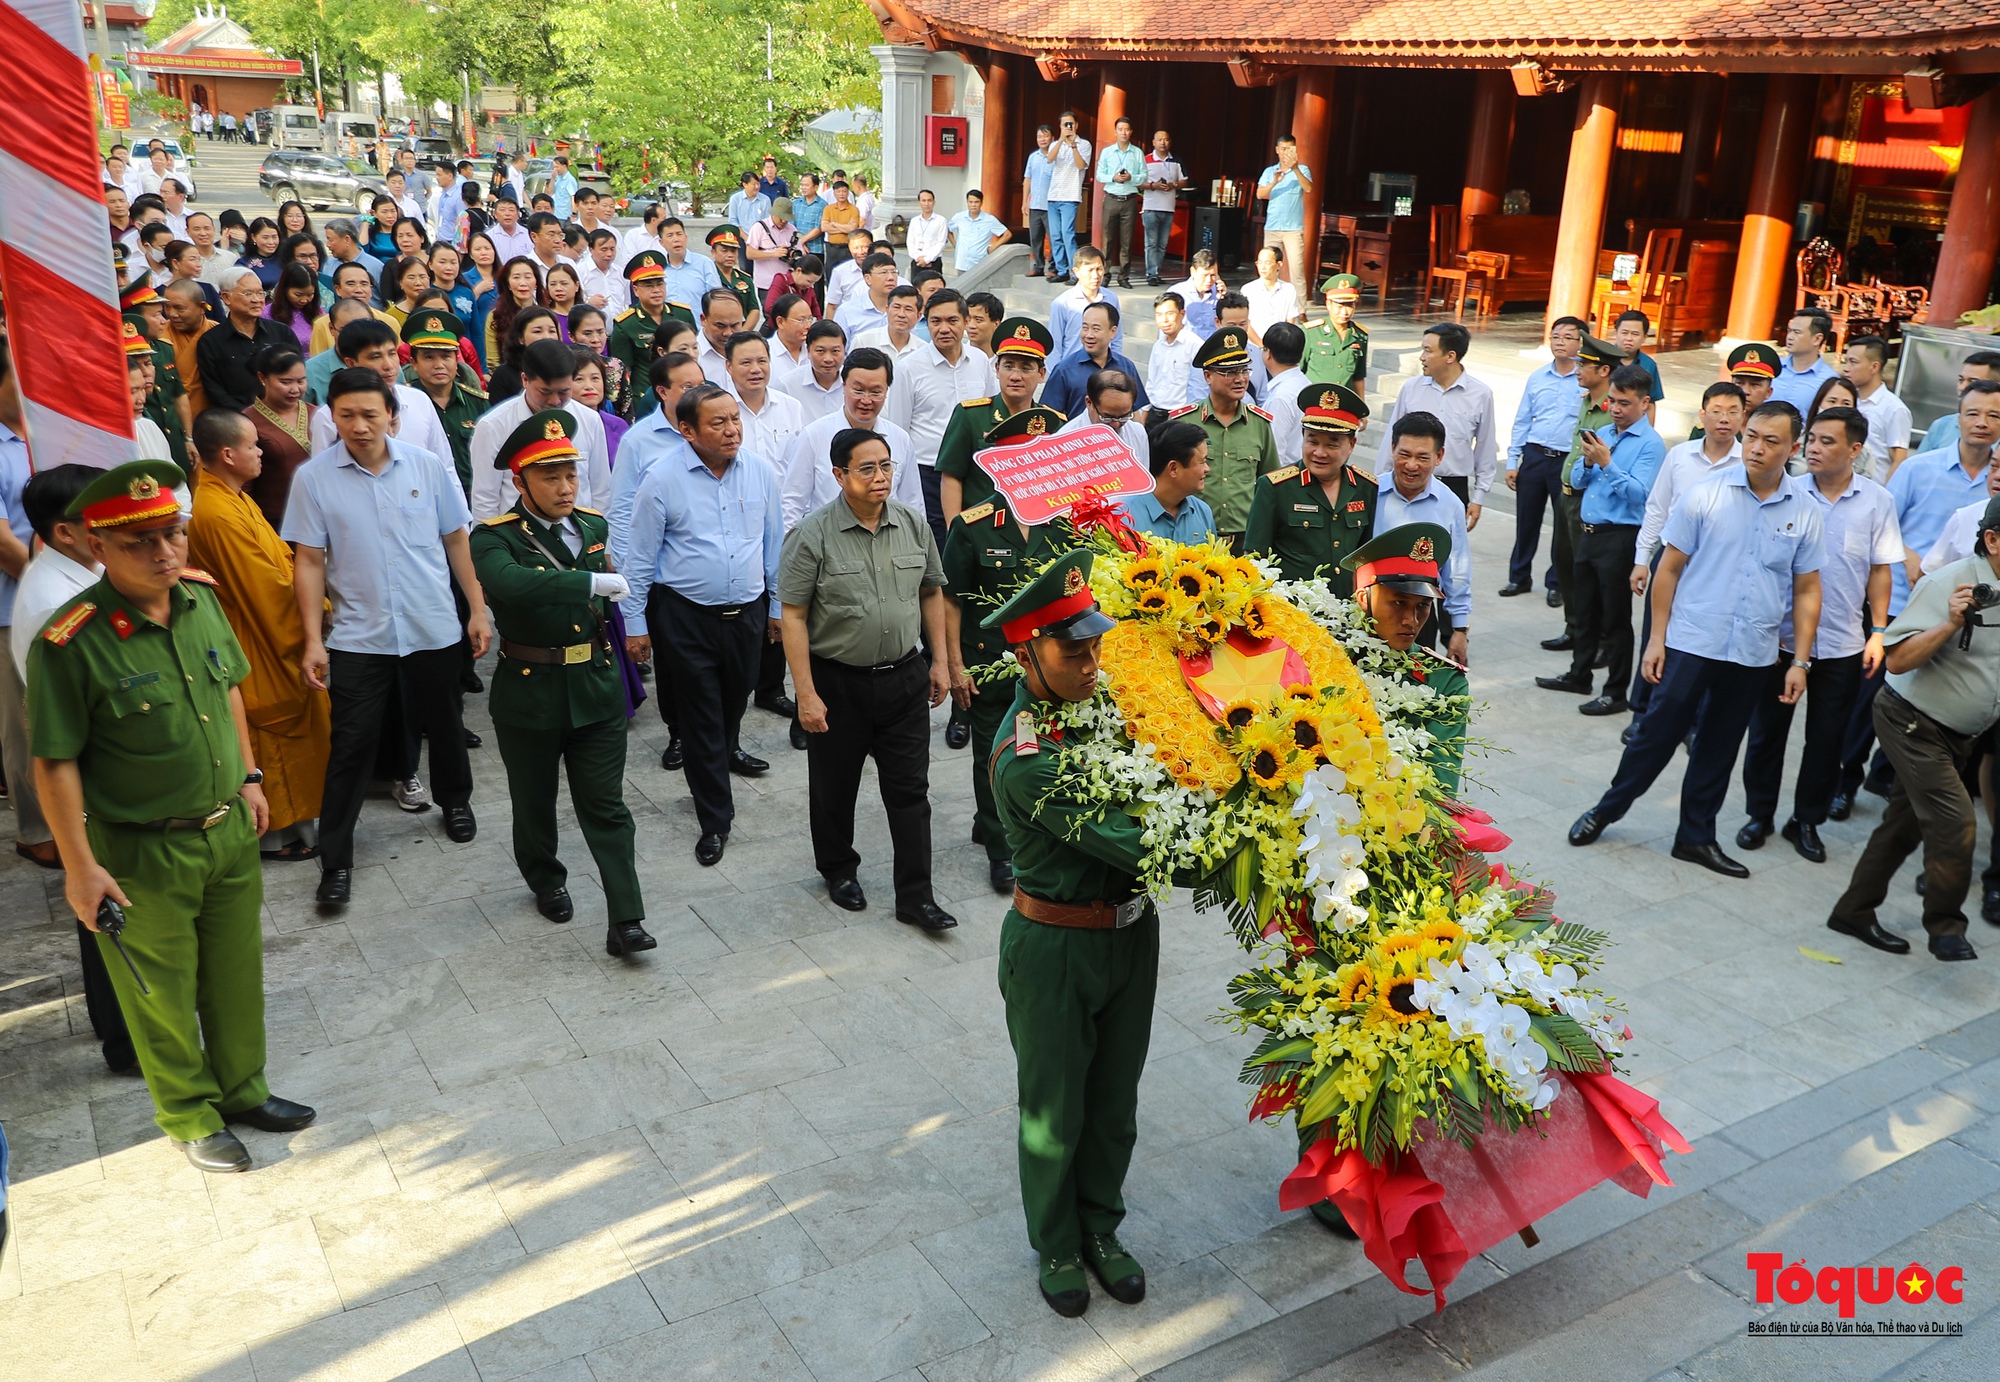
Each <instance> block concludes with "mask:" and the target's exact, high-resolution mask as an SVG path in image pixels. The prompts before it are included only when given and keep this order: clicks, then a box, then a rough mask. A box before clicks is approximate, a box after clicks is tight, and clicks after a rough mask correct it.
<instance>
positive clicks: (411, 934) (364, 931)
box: [345, 897, 500, 973]
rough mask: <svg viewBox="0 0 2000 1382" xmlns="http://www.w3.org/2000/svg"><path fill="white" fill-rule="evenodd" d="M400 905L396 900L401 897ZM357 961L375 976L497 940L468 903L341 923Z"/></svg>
mask: <svg viewBox="0 0 2000 1382" xmlns="http://www.w3.org/2000/svg"><path fill="white" fill-rule="evenodd" d="M398 900H399V903H400V897H399V899H398ZM345 920H346V922H347V933H348V934H349V935H350V936H352V937H354V943H355V944H356V945H357V946H359V947H360V948H361V958H362V959H364V960H366V961H367V962H368V967H369V968H370V969H373V970H375V971H376V972H378V973H387V972H389V971H391V970H395V969H400V968H402V967H403V966H405V965H415V964H422V963H423V962H424V961H426V960H435V959H442V958H443V957H445V956H447V955H456V954H458V953H459V952H460V951H461V950H474V949H477V948H478V947H480V946H483V945H492V944H495V943H496V942H498V941H499V939H500V936H499V934H498V933H497V932H495V931H494V929H493V927H492V925H491V924H490V923H489V922H488V921H487V920H486V914H485V913H484V912H482V911H480V910H479V904H478V903H476V902H474V901H472V900H471V899H469V898H466V899H460V900H457V901H452V902H440V903H438V904H437V905H435V906H432V907H412V908H407V909H405V908H403V907H401V906H400V905H399V907H398V908H396V909H394V910H387V911H384V912H382V913H380V914H374V915H368V916H352V917H347V918H345Z"/></svg>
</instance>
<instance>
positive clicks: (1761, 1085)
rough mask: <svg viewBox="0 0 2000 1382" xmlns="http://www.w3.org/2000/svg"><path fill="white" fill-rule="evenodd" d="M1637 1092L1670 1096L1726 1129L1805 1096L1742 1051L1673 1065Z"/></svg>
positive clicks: (1792, 1081)
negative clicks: (1790, 1100)
mask: <svg viewBox="0 0 2000 1382" xmlns="http://www.w3.org/2000/svg"><path fill="white" fill-rule="evenodd" d="M1638 1087H1639V1088H1640V1089H1642V1090H1644V1091H1645V1092H1646V1093H1648V1094H1652V1095H1655V1096H1659V1095H1668V1094H1670V1095H1672V1096H1674V1097H1675V1098H1677V1099H1679V1100H1681V1101H1682V1102H1684V1103H1687V1104H1691V1105H1693V1106H1694V1107H1695V1108H1697V1109H1700V1110H1701V1111H1702V1112H1703V1113H1706V1114H1708V1115H1709V1116H1710V1117H1711V1118H1713V1119H1715V1120H1716V1122H1717V1123H1719V1124H1721V1125H1723V1126H1725V1127H1726V1126H1728V1125H1729V1124H1731V1123H1734V1122H1736V1121H1737V1120H1738V1119H1741V1118H1748V1117H1749V1116H1750V1115H1751V1114H1754V1113H1762V1112H1763V1111H1764V1110H1765V1109H1768V1108H1770V1107H1771V1106H1772V1105H1774V1104H1781V1103H1783V1102H1785V1101H1786V1100H1787V1099H1791V1098H1793V1097H1795V1096H1797V1095H1800V1094H1804V1093H1806V1092H1807V1091H1806V1085H1805V1083H1804V1081H1802V1080H1799V1079H1796V1078H1794V1077H1793V1076H1790V1075H1787V1074H1786V1073H1785V1072H1784V1071H1782V1070H1780V1069H1778V1068H1777V1067H1776V1066H1773V1065H1767V1064H1766V1063H1765V1062H1763V1061H1761V1060H1758V1059H1757V1058H1756V1057H1755V1056H1753V1055H1751V1054H1750V1053H1749V1052H1748V1051H1746V1050H1744V1049H1743V1048H1742V1047H1740V1046H1728V1047H1724V1048H1723V1049H1722V1050H1720V1051H1716V1052H1713V1053H1711V1054H1709V1055H1706V1056H1703V1057H1701V1058H1700V1059H1698V1060H1691V1061H1689V1062H1688V1063H1687V1064H1686V1065H1680V1066H1676V1067H1674V1068H1673V1069H1672V1070H1669V1071H1667V1072H1666V1073H1665V1074H1664V1075H1656V1076H1654V1077H1653V1078H1651V1079H1649V1080H1644V1081H1641V1082H1640V1084H1639V1086H1638Z"/></svg>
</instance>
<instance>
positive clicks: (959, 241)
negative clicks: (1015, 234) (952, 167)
mask: <svg viewBox="0 0 2000 1382" xmlns="http://www.w3.org/2000/svg"><path fill="white" fill-rule="evenodd" d="M945 233H946V234H947V235H949V236H950V237H951V248H952V258H951V266H952V268H953V269H954V270H956V271H957V272H959V273H964V272H965V271H966V270H968V269H973V268H977V267H978V266H979V265H980V264H981V263H983V262H984V261H985V259H986V256H987V255H989V254H991V253H993V251H994V250H996V249H998V248H999V247H1000V246H1001V245H1003V244H1005V243H1006V241H1007V235H1008V233H1009V232H1008V230H1007V225H1006V222H1004V221H1002V220H1001V219H1000V218H999V217H998V216H995V215H993V214H992V213H990V212H988V211H987V210H986V198H985V195H984V194H983V193H981V192H980V190H979V189H978V188H977V187H975V188H973V189H972V190H971V191H970V192H967V193H966V194H965V210H963V211H961V212H959V213H958V214H957V215H956V216H953V217H952V218H951V220H950V221H949V222H947V223H946V225H945Z"/></svg>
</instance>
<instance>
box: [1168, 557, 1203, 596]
mask: <svg viewBox="0 0 2000 1382" xmlns="http://www.w3.org/2000/svg"><path fill="white" fill-rule="evenodd" d="M1173 587H1174V589H1175V590H1177V591H1178V592H1180V594H1181V595H1182V597H1183V598H1185V599H1187V600H1190V601H1193V600H1199V599H1201V598H1202V597H1203V596H1205V595H1207V594H1208V587H1209V579H1208V572H1207V570H1206V569H1204V568H1203V567H1202V566H1201V565H1200V563H1198V562H1192V561H1184V562H1182V563H1181V564H1180V565H1178V566H1176V567H1175V568H1174V575H1173Z"/></svg>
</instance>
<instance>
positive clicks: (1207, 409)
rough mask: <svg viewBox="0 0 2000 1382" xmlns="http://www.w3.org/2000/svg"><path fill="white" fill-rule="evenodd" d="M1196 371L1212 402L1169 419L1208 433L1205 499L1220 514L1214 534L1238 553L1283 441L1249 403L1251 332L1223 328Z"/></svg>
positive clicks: (1197, 356) (1204, 346) (1206, 344)
mask: <svg viewBox="0 0 2000 1382" xmlns="http://www.w3.org/2000/svg"><path fill="white" fill-rule="evenodd" d="M1194 367H1195V368H1196V369H1198V370H1200V371H1201V372H1202V377H1203V378H1204V379H1205V380H1207V381H1208V397H1207V398H1204V399H1203V400H1202V401H1201V402H1199V403H1190V404H1188V405H1187V407H1185V408H1181V409H1178V410H1176V411H1175V412H1173V413H1172V414H1170V416H1171V417H1173V418H1174V419H1176V420H1178V421H1182V422H1192V423H1195V424H1197V425H1198V426H1199V427H1201V429H1202V430H1203V431H1205V432H1207V433H1208V485H1207V487H1206V488H1205V489H1204V490H1203V491H1202V497H1203V498H1204V499H1206V500H1208V506H1209V508H1211V509H1213V510H1214V511H1215V533H1216V536H1217V537H1219V538H1225V539H1227V540H1228V541H1229V543H1230V545H1231V546H1232V547H1233V548H1234V549H1235V550H1237V551H1239V552H1240V551H1242V550H1243V529H1244V527H1245V526H1246V525H1247V524H1248V523H1249V521H1250V500H1251V498H1252V494H1253V490H1254V488H1255V486H1256V484H1257V477H1258V476H1260V475H1268V474H1269V473H1270V472H1272V471H1274V470H1276V469H1278V467H1279V465H1280V461H1279V460H1278V439H1277V436H1276V434H1275V433H1273V432H1272V431H1271V415H1270V414H1269V413H1267V412H1265V411H1264V410H1263V409H1262V408H1259V407H1258V406H1257V405H1256V404H1254V403H1251V402H1248V401H1247V395H1248V394H1249V392H1250V331H1249V329H1248V328H1247V327H1241V326H1219V327H1217V328H1216V329H1215V330H1213V331H1211V332H1209V334H1208V339H1207V340H1205V341H1203V342H1202V343H1201V349H1199V350H1197V351H1196V352H1195V353H1194Z"/></svg>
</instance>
